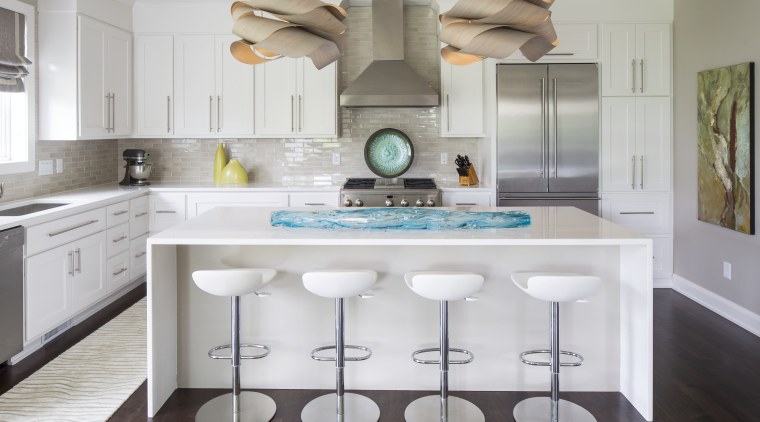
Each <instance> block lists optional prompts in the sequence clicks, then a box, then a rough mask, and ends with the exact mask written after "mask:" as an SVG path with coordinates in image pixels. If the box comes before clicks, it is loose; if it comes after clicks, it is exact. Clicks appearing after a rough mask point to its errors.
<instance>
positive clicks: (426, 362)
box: [412, 347, 475, 365]
mask: <svg viewBox="0 0 760 422" xmlns="http://www.w3.org/2000/svg"><path fill="white" fill-rule="evenodd" d="M431 352H438V353H439V354H440V352H441V348H440V347H433V348H430V349H420V350H415V351H414V352H412V360H413V361H415V362H417V363H421V364H424V365H438V364H440V363H441V360H440V358H439V359H435V360H434V359H419V358H418V357H417V355H420V354H423V353H431ZM451 352H454V353H462V354H464V355H467V356H468V358H467V359H450V360H449V363H450V364H452V365H463V364H466V363H470V362H472V361H473V360H475V355H473V354H472V352H471V351H469V350H465V349H455V348H453V347H450V348H449V353H451Z"/></svg>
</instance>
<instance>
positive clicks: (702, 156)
mask: <svg viewBox="0 0 760 422" xmlns="http://www.w3.org/2000/svg"><path fill="white" fill-rule="evenodd" d="M754 74H755V65H754V63H743V64H738V65H734V66H728V67H722V68H719V69H712V70H706V71H703V72H699V74H698V76H697V104H698V107H699V109H698V120H699V121H698V126H699V128H698V129H699V130H698V137H699V141H698V142H699V145H698V157H697V179H698V180H697V183H698V191H699V192H698V202H699V203H698V215H699V220H700V221H704V222H707V223H712V224H716V225H719V226H722V227H725V228H728V229H731V230H736V231H738V232H741V233H746V234H754V233H755V221H754V219H755V216H754V214H755V210H754V208H755V198H754V188H753V183H754V178H755V168H754V167H755V166H754V164H755V163H754V158H755V152H754V137H755V128H754V125H755V118H754V114H755V110H754V108H755V107H754V92H755V89H754V84H755V80H754V79H755V78H754Z"/></svg>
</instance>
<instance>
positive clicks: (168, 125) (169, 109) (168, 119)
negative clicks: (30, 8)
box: [166, 95, 172, 133]
mask: <svg viewBox="0 0 760 422" xmlns="http://www.w3.org/2000/svg"><path fill="white" fill-rule="evenodd" d="M171 116H172V97H171V96H169V95H167V96H166V133H172V123H171V122H172V119H171Z"/></svg>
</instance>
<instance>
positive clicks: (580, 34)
mask: <svg viewBox="0 0 760 422" xmlns="http://www.w3.org/2000/svg"><path fill="white" fill-rule="evenodd" d="M554 30H555V31H556V32H557V37H558V38H559V40H560V43H559V45H558V46H557V47H555V48H554V49H553V50H552V51H550V52H549V53H547V54H546V55H545V56H544V57H542V58H541V59H539V63H540V62H542V61H547V60H552V61H555V60H574V61H577V60H596V59H597V58H598V57H599V51H598V50H599V49H598V48H597V44H598V35H597V31H598V28H597V25H596V24H594V23H555V24H554ZM509 60H528V59H526V58H525V56H523V55H522V52H521V51H520V50H517V51H515V52H514V53H513V54H512V55H511V56H509Z"/></svg>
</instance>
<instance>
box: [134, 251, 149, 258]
mask: <svg viewBox="0 0 760 422" xmlns="http://www.w3.org/2000/svg"><path fill="white" fill-rule="evenodd" d="M146 253H147V252H145V251H143V252H140V253H139V254H137V255H135V258H142V257H144V256H145V254H146Z"/></svg>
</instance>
